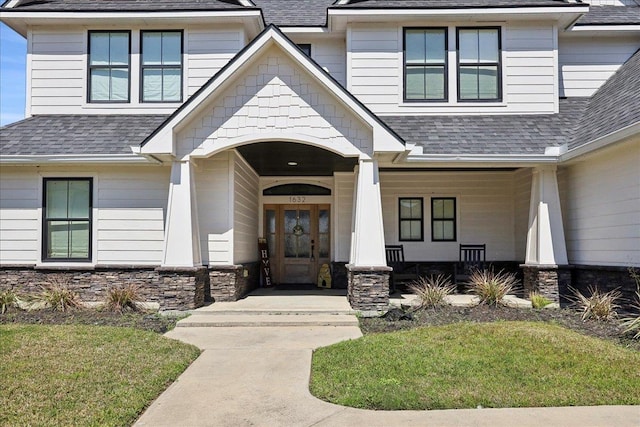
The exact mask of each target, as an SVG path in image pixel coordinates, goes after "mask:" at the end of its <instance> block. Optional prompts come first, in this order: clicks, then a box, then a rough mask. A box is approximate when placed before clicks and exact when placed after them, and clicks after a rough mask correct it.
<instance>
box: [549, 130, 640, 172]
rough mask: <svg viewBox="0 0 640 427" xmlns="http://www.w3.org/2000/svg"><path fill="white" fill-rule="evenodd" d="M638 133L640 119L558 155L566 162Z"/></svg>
mask: <svg viewBox="0 0 640 427" xmlns="http://www.w3.org/2000/svg"><path fill="white" fill-rule="evenodd" d="M639 135H640V121H638V122H635V123H632V124H631V125H629V126H625V127H623V128H621V129H618V130H616V131H614V132H611V133H609V134H607V135H604V136H601V137H599V138H596V139H593V140H591V141H588V142H586V143H584V144H581V145H579V146H577V147H575V148H572V149H570V150H568V151H567V152H566V153H564V154H562V155H561V156H560V161H561V162H566V161H569V160H572V159H575V158H576V157H580V156H584V155H586V154H589V153H591V152H593V151H596V150H599V149H601V148H604V147H608V146H609V145H612V144H615V143H618V142H621V141H624V140H626V139H628V138H631V137H633V136H639Z"/></svg>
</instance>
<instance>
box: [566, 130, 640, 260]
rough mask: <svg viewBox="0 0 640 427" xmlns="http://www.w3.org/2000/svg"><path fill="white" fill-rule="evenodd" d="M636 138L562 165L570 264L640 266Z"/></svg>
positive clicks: (639, 176) (639, 179) (639, 155)
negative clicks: (633, 141) (581, 159)
mask: <svg viewBox="0 0 640 427" xmlns="http://www.w3.org/2000/svg"><path fill="white" fill-rule="evenodd" d="M638 165H640V141H636V142H635V143H627V144H624V145H620V146H618V147H614V148H610V149H607V150H606V151H602V152H600V153H597V154H594V155H592V156H590V157H588V158H586V159H585V160H583V161H580V162H577V163H574V164H571V165H570V166H567V167H566V168H563V172H564V181H565V183H564V186H563V187H564V194H563V197H562V200H563V203H564V206H563V211H564V218H565V234H566V238H567V249H568V252H569V262H570V263H572V264H587V265H618V266H628V265H634V266H640V168H639V167H638Z"/></svg>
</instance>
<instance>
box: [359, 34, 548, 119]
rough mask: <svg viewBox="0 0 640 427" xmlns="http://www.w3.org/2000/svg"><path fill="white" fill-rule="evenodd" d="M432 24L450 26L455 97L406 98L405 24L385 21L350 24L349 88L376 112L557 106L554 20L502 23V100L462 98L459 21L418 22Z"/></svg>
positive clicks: (541, 109)
mask: <svg viewBox="0 0 640 427" xmlns="http://www.w3.org/2000/svg"><path fill="white" fill-rule="evenodd" d="M429 25H431V26H446V25H449V54H448V59H449V65H448V66H449V70H448V74H447V75H448V82H449V100H448V102H446V103H442V102H440V103H419V104H416V103H405V102H404V101H403V84H404V83H403V66H404V65H403V28H402V27H398V26H397V25H389V24H380V23H378V24H371V25H364V24H363V25H352V26H351V27H349V29H348V32H347V87H348V89H349V90H350V91H351V92H352V93H353V94H354V95H355V96H356V97H357V98H358V99H360V101H362V102H363V103H364V104H365V105H367V106H368V107H369V108H370V109H371V110H372V111H373V112H374V113H378V114H443V113H456V114H492V113H493V114H496V113H499V114H508V113H532V114H533V113H552V112H556V111H557V108H558V106H557V105H558V104H557V98H558V95H557V92H558V90H557V78H556V77H555V76H556V59H557V33H556V29H555V28H554V26H553V25H552V24H551V23H544V22H541V23H527V24H521V23H507V24H506V25H504V26H503V27H502V58H503V67H502V71H503V74H502V77H503V80H504V84H503V89H504V93H503V102H501V103H458V102H457V81H456V80H457V77H456V72H457V71H456V53H455V50H456V30H455V25H453V24H446V23H432V24H425V23H422V24H418V25H416V26H425V27H426V26H429ZM465 25H469V26H472V25H473V24H472V23H470V24H465ZM483 25H484V24H483ZM479 26H481V25H480V24H479ZM485 26H486V25H485Z"/></svg>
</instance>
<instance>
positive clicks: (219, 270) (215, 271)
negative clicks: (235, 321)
mask: <svg viewBox="0 0 640 427" xmlns="http://www.w3.org/2000/svg"><path fill="white" fill-rule="evenodd" d="M208 274H209V283H210V290H211V291H210V294H211V298H212V299H213V301H214V302H224V301H238V300H239V299H240V298H242V297H244V296H245V295H247V294H248V293H249V292H251V291H252V290H254V289H256V288H257V287H258V280H259V274H260V273H259V264H258V263H257V262H253V263H248V264H243V265H215V266H209V269H208Z"/></svg>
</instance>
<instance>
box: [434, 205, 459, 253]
mask: <svg viewBox="0 0 640 427" xmlns="http://www.w3.org/2000/svg"><path fill="white" fill-rule="evenodd" d="M431 240H432V241H434V242H455V241H456V199H455V197H434V198H432V199H431Z"/></svg>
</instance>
